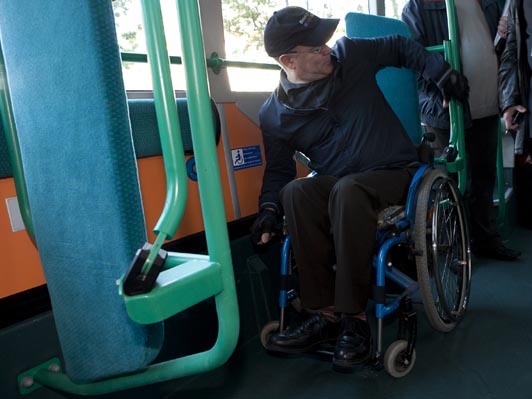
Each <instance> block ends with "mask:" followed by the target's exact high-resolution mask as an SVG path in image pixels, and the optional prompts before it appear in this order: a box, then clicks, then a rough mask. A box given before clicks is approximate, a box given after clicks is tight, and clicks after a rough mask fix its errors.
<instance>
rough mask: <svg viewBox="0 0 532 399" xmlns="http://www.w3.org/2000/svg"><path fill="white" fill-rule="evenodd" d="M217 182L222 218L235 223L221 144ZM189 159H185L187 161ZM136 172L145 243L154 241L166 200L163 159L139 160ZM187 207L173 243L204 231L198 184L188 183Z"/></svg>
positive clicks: (189, 181)
mask: <svg viewBox="0 0 532 399" xmlns="http://www.w3.org/2000/svg"><path fill="white" fill-rule="evenodd" d="M217 152H218V159H219V167H220V179H221V184H222V189H223V197H224V205H225V214H226V218H227V220H228V221H231V220H234V212H233V207H232V202H231V194H230V190H229V187H228V183H227V181H228V180H227V179H228V178H227V172H226V168H225V161H224V155H223V146H222V142H221V140H220V143H219V144H218V148H217ZM188 158H190V157H187V160H188ZM137 163H138V169H139V179H140V189H141V192H142V202H143V206H144V215H145V218H146V225H147V229H148V239H149V241H150V242H153V241H154V240H155V234H153V231H152V230H153V228H154V227H155V225H156V224H157V221H158V220H159V217H160V215H161V212H162V210H163V206H164V201H165V198H166V174H165V171H164V164H163V158H162V157H161V156H157V157H149V158H142V159H139V160H138V161H137ZM187 182H188V187H187V192H188V195H187V204H186V208H185V213H184V215H183V219H182V220H181V223H180V225H179V228H178V229H177V232H176V234H175V236H174V239H177V238H181V237H185V236H188V235H191V234H194V233H198V232H200V231H203V230H204V226H203V217H202V213H201V207H200V206H199V204H200V197H199V189H198V183H197V182H195V181H193V180H191V179H188V180H187Z"/></svg>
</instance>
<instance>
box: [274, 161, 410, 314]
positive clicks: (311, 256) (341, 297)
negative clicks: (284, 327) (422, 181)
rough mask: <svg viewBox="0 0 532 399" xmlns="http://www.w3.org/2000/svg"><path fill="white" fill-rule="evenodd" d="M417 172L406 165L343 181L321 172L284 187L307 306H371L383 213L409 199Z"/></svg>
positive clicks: (355, 308)
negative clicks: (375, 250)
mask: <svg viewBox="0 0 532 399" xmlns="http://www.w3.org/2000/svg"><path fill="white" fill-rule="evenodd" d="M411 176H412V174H411V172H410V171H409V170H405V169H393V170H380V171H373V172H366V173H361V174H354V175H349V176H345V177H343V178H342V179H340V180H338V179H337V178H335V177H331V176H316V177H313V178H306V179H299V180H295V181H293V182H291V183H289V184H288V185H287V186H286V187H285V188H284V189H283V190H282V191H281V202H282V204H283V208H284V211H285V216H286V223H287V228H288V232H289V234H290V236H291V239H292V247H293V250H294V254H295V256H296V262H297V264H298V269H299V280H300V295H301V302H302V306H304V307H308V308H314V309H319V308H325V307H328V306H331V305H334V308H335V310H336V311H337V312H345V313H358V312H361V311H364V310H365V308H366V304H367V300H368V294H369V284H370V281H369V278H370V270H371V258H372V254H373V247H374V244H375V234H376V225H377V214H378V212H379V211H380V210H381V209H383V208H385V207H386V206H389V205H393V204H398V203H402V202H404V200H405V199H406V194H407V191H408V186H409V182H410V179H411ZM331 221H332V225H331ZM335 254H336V260H335ZM334 263H336V276H335V275H334V272H333V270H332V265H333V264H334Z"/></svg>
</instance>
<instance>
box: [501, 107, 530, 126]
mask: <svg viewBox="0 0 532 399" xmlns="http://www.w3.org/2000/svg"><path fill="white" fill-rule="evenodd" d="M526 111H527V109H526V108H525V107H523V106H522V105H514V106H512V107H508V108H506V110H505V111H504V114H503V115H502V119H503V120H504V124H505V125H506V129H507V130H517V129H518V128H519V122H520V121H519V120H514V118H515V117H516V116H517V113H518V112H520V113H522V114H524V113H525V112H526Z"/></svg>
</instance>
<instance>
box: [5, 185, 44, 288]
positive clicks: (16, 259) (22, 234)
mask: <svg viewBox="0 0 532 399" xmlns="http://www.w3.org/2000/svg"><path fill="white" fill-rule="evenodd" d="M16 195H17V194H16V191H15V183H14V180H13V178H7V179H0V199H1V204H0V253H1V254H2V261H1V263H0V271H1V273H2V278H0V298H4V297H7V296H10V295H13V294H16V293H18V292H21V291H26V290H29V289H31V288H34V287H37V286H39V285H42V284H44V283H45V279H44V273H43V271H42V268H41V262H40V260H39V254H38V252H37V249H36V248H35V246H34V245H33V243H32V242H31V240H30V237H29V235H28V233H27V232H26V230H21V231H15V232H13V231H12V229H11V222H10V221H9V215H8V212H7V205H6V198H11V197H16Z"/></svg>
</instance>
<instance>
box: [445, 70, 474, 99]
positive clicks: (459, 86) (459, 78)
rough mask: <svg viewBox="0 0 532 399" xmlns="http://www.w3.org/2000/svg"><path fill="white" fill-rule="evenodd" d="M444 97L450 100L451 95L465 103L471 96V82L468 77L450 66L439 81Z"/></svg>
mask: <svg viewBox="0 0 532 399" xmlns="http://www.w3.org/2000/svg"><path fill="white" fill-rule="evenodd" d="M437 85H438V87H439V88H440V90H441V92H442V94H443V99H444V100H446V101H449V100H450V99H451V97H454V98H456V99H457V100H458V101H460V102H461V103H465V102H466V101H467V99H468V97H469V83H468V82H467V78H466V77H465V76H464V75H462V74H461V73H460V72H458V71H457V70H456V69H452V68H449V69H448V70H447V72H445V73H444V74H443V76H442V77H441V79H440V80H439V81H438V83H437Z"/></svg>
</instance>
